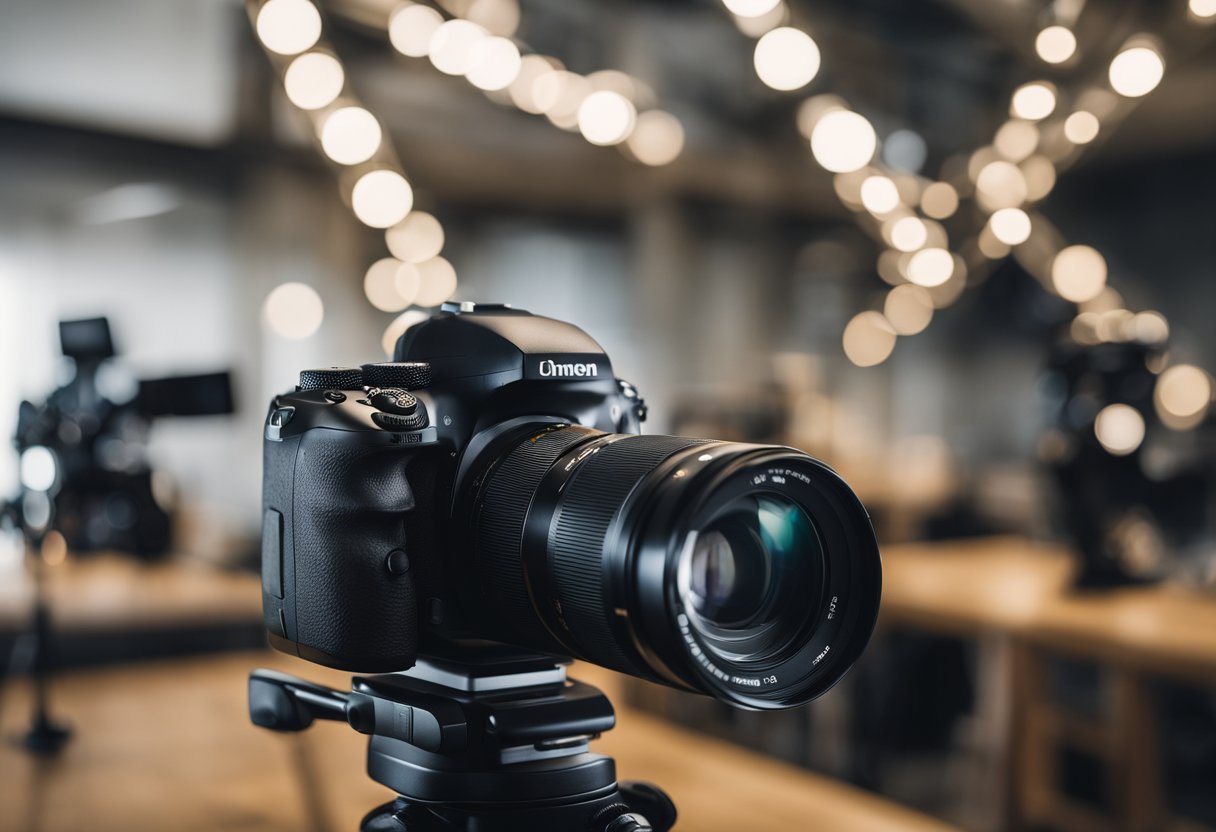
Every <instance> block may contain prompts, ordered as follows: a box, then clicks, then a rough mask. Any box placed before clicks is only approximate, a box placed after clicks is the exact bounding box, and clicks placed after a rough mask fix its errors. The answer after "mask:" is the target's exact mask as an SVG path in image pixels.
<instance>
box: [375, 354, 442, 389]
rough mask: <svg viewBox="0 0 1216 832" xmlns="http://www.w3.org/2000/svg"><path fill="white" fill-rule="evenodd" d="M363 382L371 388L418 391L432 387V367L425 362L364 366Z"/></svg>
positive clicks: (387, 362)
mask: <svg viewBox="0 0 1216 832" xmlns="http://www.w3.org/2000/svg"><path fill="white" fill-rule="evenodd" d="M363 380H364V382H365V383H366V384H367V385H369V386H371V387H400V388H402V389H404V390H417V389H418V388H420V387H430V386H431V365H430V364H428V363H427V362H425V361H385V362H382V363H379V364H364V365H363Z"/></svg>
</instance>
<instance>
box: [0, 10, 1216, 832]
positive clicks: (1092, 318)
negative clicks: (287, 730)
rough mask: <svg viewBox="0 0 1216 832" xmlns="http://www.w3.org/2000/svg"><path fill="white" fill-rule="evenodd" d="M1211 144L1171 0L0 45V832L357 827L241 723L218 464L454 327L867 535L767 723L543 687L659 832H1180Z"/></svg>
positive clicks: (234, 521) (1206, 508) (249, 497)
mask: <svg viewBox="0 0 1216 832" xmlns="http://www.w3.org/2000/svg"><path fill="white" fill-rule="evenodd" d="M1214 105H1216V2H1214V0H1189V2H1188V0H1052V1H1051V2H1046V1H1045V0H986V2H980V1H979V0H922V2H917V3H909V2H894V1H893V0H850V2H843V0H837V1H836V2H830V0H599V2H593V1H592V0H561V1H560V2H559V1H558V0H437V2H433V3H411V2H395V1H394V0H324V2H316V3H314V2H312V0H266V2H264V3H263V2H250V3H249V4H247V5H243V4H241V3H239V2H235V0H228V2H217V1H216V0H111V1H110V2H108V3H104V4H103V3H91V2H85V0H42V2H36V3H35V2H19V1H18V0H0V193H2V194H3V199H0V356H2V357H3V358H4V359H5V360H4V366H5V371H4V372H3V373H0V434H2V435H4V436H6V437H10V438H12V439H13V446H12V449H11V451H6V452H4V453H0V498H3V499H4V500H5V501H6V502H5V503H4V505H5V509H4V513H5V517H6V521H7V524H6V532H5V534H4V535H3V536H2V537H0V661H3V662H4V676H3V677H2V678H0V728H2V731H3V734H4V736H5V740H6V744H5V746H4V747H3V749H2V750H0V774H3V776H2V777H0V828H4V829H10V828H11V829H67V828H72V827H75V826H79V825H80V824H82V823H83V822H84V821H83V819H84V818H88V819H89V820H88V822H89V823H90V825H92V826H94V827H95V828H101V829H110V828H113V829H134V828H145V826H152V825H155V824H159V825H172V826H173V827H174V828H194V826H191V824H194V825H195V826H197V828H199V829H203V828H207V829H214V828H229V827H232V828H238V827H244V828H259V829H260V828H266V829H279V828H283V829H286V828H300V827H304V826H307V827H308V828H315V829H349V828H354V827H355V825H356V824H357V822H358V818H359V817H360V816H361V815H362V813H363V811H365V810H366V809H369V808H371V806H372V805H374V804H375V803H376V802H377V801H378V800H382V799H384V790H383V789H379V787H376V786H374V784H371V783H370V781H366V780H365V778H364V776H363V773H362V769H363V764H362V762H361V760H360V759H359V758H360V754H361V740H360V738H358V737H355V736H353V735H352V734H351V733H350V732H349V731H347V732H345V733H343V732H340V731H338V730H336V729H335V730H333V731H325V732H317V736H308V737H303V736H301V737H292V738H284V737H279V736H272V735H269V734H266V732H259V731H257V730H255V729H253V728H252V727H251V726H248V723H247V715H246V714H245V710H244V708H245V705H244V698H243V697H244V692H243V684H244V682H243V679H244V675H245V674H246V673H247V671H248V669H249V668H250V667H252V666H253V665H255V664H272V665H274V666H276V667H282V668H287V669H291V670H294V671H296V672H303V673H305V674H311V675H313V676H316V675H317V673H316V672H315V669H314V668H310V667H308V666H305V665H303V664H302V663H299V662H296V663H295V664H294V665H293V664H291V662H290V661H289V660H287V659H286V658H285V657H279V658H276V657H274V656H272V655H271V654H270V653H269V652H264V645H265V641H264V637H263V635H262V630H261V612H260V603H259V597H258V580H257V576H256V569H257V568H258V554H257V552H258V546H259V540H260V538H259V519H260V518H259V510H260V509H259V499H260V498H259V488H260V485H259V484H260V476H261V474H260V464H259V458H260V442H261V430H260V423H261V421H262V419H263V416H264V414H265V407H266V404H267V402H268V401H269V399H270V397H271V396H272V395H274V394H275V393H277V392H281V391H283V390H285V389H287V388H289V387H290V386H291V385H292V384H293V383H294V380H295V376H296V372H297V371H298V370H299V369H300V368H302V367H308V366H318V365H342V364H346V365H349V364H355V365H357V364H360V363H364V362H368V361H373V360H380V359H382V358H383V357H384V356H385V355H386V354H388V353H390V352H391V347H392V344H393V343H394V341H395V339H396V338H397V337H398V336H399V335H400V334H401V333H402V332H403V331H404V330H405V329H406V328H407V327H408V326H409V325H411V324H412V323H415V322H417V321H419V320H421V319H423V318H424V317H425V316H426V315H427V314H429V313H430V312H431V311H433V309H434V308H435V307H437V306H438V305H439V304H441V303H443V302H444V301H447V300H449V299H455V300H459V301H497V302H509V303H511V304H513V305H514V306H517V307H522V308H525V309H528V310H530V311H532V312H534V313H537V314H542V315H547V316H551V317H556V318H561V319H566V320H570V321H572V322H574V323H576V324H577V325H579V326H580V327H582V328H583V329H585V330H586V331H587V332H589V333H590V334H591V335H592V337H594V338H595V339H597V340H598V341H599V342H600V343H601V344H602V345H603V346H604V348H605V350H606V351H607V352H608V354H609V355H610V356H611V357H612V361H613V366H614V368H615V369H616V370H617V372H618V373H619V374H620V375H622V376H623V377H625V378H627V379H629V381H631V382H632V383H633V384H634V385H635V386H636V387H637V388H638V389H639V390H640V391H641V393H642V395H643V396H644V397H645V399H646V401H647V403H648V405H649V412H650V420H649V422H648V423H647V425H646V428H647V431H648V432H652V433H657V432H672V433H682V434H690V435H701V436H713V437H717V438H729V439H740V440H749V441H763V442H778V443H782V444H788V445H791V446H795V447H799V448H802V449H805V450H806V451H808V452H810V453H811V454H813V455H815V456H816V457H819V458H821V459H824V460H825V461H827V462H828V463H829V464H831V465H832V466H833V467H835V468H836V469H837V470H838V471H840V472H841V473H842V474H843V475H844V477H845V478H846V479H847V480H848V481H849V482H850V483H851V484H852V485H853V486H854V487H855V488H856V490H857V491H858V493H859V494H860V496H861V497H862V499H863V501H864V502H865V503H866V505H867V507H868V508H869V510H870V513H871V516H872V518H873V520H874V523H875V526H876V529H877V531H878V534H879V538H880V541H881V543H882V544H883V555H884V569H885V577H884V604H883V613H882V617H881V619H880V623H879V631H878V634H877V635H876V637H875V640H874V642H873V644H872V646H871V648H870V650H869V652H868V653H867V656H866V658H865V659H864V660H863V661H862V662H861V664H860V665H859V666H858V667H857V668H856V670H855V671H854V673H853V674H852V675H851V676H850V677H849V678H848V679H847V680H846V682H845V683H844V684H842V685H841V686H839V687H838V688H837V689H836V690H834V691H833V692H832V693H831V694H829V695H828V696H826V697H824V698H823V699H821V700H819V701H818V702H816V703H814V704H812V705H811V706H809V707H807V708H803V709H798V710H795V711H791V712H787V713H782V714H764V715H761V714H751V713H742V712H733V711H730V710H729V709H727V708H724V707H720V706H718V705H717V704H716V703H714V702H712V701H709V700H702V699H698V698H696V697H691V696H685V695H682V694H678V693H675V692H672V691H667V690H658V689H655V688H651V687H649V686H646V685H643V684H641V683H636V682H627V681H625V680H620V679H612V678H609V677H608V676H607V675H606V674H603V673H602V672H599V671H596V670H595V669H592V668H581V670H583V671H584V673H585V674H589V675H590V677H591V678H593V679H594V680H596V681H597V682H598V683H600V684H603V685H605V686H607V687H609V688H610V689H611V690H613V691H614V692H615V693H616V694H617V702H618V705H619V708H618V714H619V716H620V720H619V722H620V728H618V729H617V730H616V731H614V732H613V734H612V735H610V736H609V737H608V738H607V739H606V740H605V742H604V745H605V747H607V749H608V750H610V751H612V753H614V754H616V755H617V756H618V760H619V761H620V764H621V770H622V773H623V774H624V775H625V776H627V777H632V778H641V777H645V778H649V779H653V780H656V781H658V782H660V783H662V784H664V785H665V786H668V787H669V788H670V790H671V791H672V792H673V793H674V795H675V796H676V798H677V802H678V803H679V805H680V806H681V809H682V810H683V811H684V818H685V820H684V821H683V823H682V824H681V826H680V827H679V828H682V829H683V828H686V829H689V830H716V829H723V830H725V829H737V828H748V829H754V830H767V829H773V830H778V829H783V830H793V829H812V828H819V827H820V826H822V827H823V828H833V827H835V828H842V829H873V830H884V829H892V830H894V829H922V828H923V829H950V828H962V829H975V830H1002V829H1053V830H1054V829H1058V830H1099V829H1101V830H1105V829H1126V830H1157V829H1177V830H1201V829H1216V788H1214V784H1216V423H1214V420H1213V418H1212V415H1211V412H1212V408H1211V403H1212V400H1213V381H1212V371H1213V369H1214V368H1216V326H1213V323H1212V317H1213V313H1214V312H1216V211H1214V210H1213V208H1212V199H1213V195H1214V194H1216V106H1214ZM23 530H24V534H23ZM40 676H41V677H43V678H45V677H47V676H49V679H50V681H49V683H48V684H47V685H45V686H44V688H45V689H49V699H48V701H49V713H50V719H51V720H52V721H53V722H54V724H53V725H51V724H43V725H42V726H41V727H42V728H43V729H45V730H43V731H42V732H41V733H39V732H36V734H37V735H38V736H41V737H42V738H43V741H44V742H45V743H48V744H50V745H56V744H57V743H56V740H55V739H54V737H55V736H56V734H55V732H54V731H53V730H51V729H53V728H55V727H62V726H70V729H71V732H72V734H71V737H70V739H67V740H66V743H65V744H64V745H63V747H62V749H61V750H60V751H59V752H58V753H57V754H49V755H48V754H42V755H39V754H36V753H31V752H30V751H28V750H26V749H24V748H23V747H21V745H20V742H21V738H22V736H23V735H24V734H25V732H26V731H27V730H28V729H29V728H30V724H31V723H30V719H31V718H30V716H29V714H30V713H31V711H35V712H36V711H37V709H36V708H34V704H35V702H36V700H37V698H38V697H37V695H36V691H37V689H38V686H37V685H34V684H33V683H32V681H31V680H32V679H33V678H35V677H40ZM322 676H323V677H324V674H322ZM324 678H328V679H330V680H331V681H333V680H338V682H339V683H340V680H339V679H338V677H337V676H336V675H335V674H330V675H329V676H328V677H324ZM630 725H633V726H634V728H633V730H632V731H631V730H630V727H629V726H630ZM10 738H16V739H15V741H14V742H8V740H9V739H10ZM48 738H49V739H48ZM183 806H185V807H187V808H188V809H189V811H187V812H185V815H186V816H187V818H188V820H186V821H183V820H182V813H181V809H182V807H183ZM183 824H184V825H183Z"/></svg>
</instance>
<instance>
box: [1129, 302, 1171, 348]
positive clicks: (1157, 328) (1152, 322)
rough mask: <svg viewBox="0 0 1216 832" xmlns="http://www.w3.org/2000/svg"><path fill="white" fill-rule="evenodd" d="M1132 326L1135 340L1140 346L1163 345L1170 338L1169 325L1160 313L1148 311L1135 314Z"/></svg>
mask: <svg viewBox="0 0 1216 832" xmlns="http://www.w3.org/2000/svg"><path fill="white" fill-rule="evenodd" d="M1133 326H1134V328H1135V330H1136V340H1137V341H1139V342H1140V343H1142V344H1164V343H1165V342H1166V341H1168V340H1169V338H1170V324H1169V321H1167V320H1166V319H1165V316H1164V315H1162V314H1161V313H1160V312H1154V311H1153V310H1151V309H1149V310H1147V311H1144V312H1137V313H1136V317H1135V320H1134V321H1133Z"/></svg>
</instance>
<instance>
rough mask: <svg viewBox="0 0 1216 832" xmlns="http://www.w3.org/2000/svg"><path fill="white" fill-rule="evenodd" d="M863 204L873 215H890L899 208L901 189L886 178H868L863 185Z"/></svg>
mask: <svg viewBox="0 0 1216 832" xmlns="http://www.w3.org/2000/svg"><path fill="white" fill-rule="evenodd" d="M861 204H862V205H864V206H865V208H866V210H867V211H869V212H870V213H871V214H878V215H881V214H889V213H891V212H892V211H894V210H895V209H896V208H898V207H899V189H898V188H896V187H895V183H894V182H892V181H891V180H890V179H889V178H887V177H886V176H867V177H866V178H865V180H864V181H863V182H862V183H861Z"/></svg>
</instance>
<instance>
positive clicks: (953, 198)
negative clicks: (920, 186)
mask: <svg viewBox="0 0 1216 832" xmlns="http://www.w3.org/2000/svg"><path fill="white" fill-rule="evenodd" d="M920 210H922V211H924V212H925V216H927V217H932V218H933V219H935V220H944V219H946V218H948V217H951V216H953V215H954V212H955V211H957V210H958V191H956V190H955V189H954V186H953V185H951V184H949V183H948V182H934V183H932V184H931V185H929V186H928V187H926V188H925V190H924V193H922V194H921V195H920Z"/></svg>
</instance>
